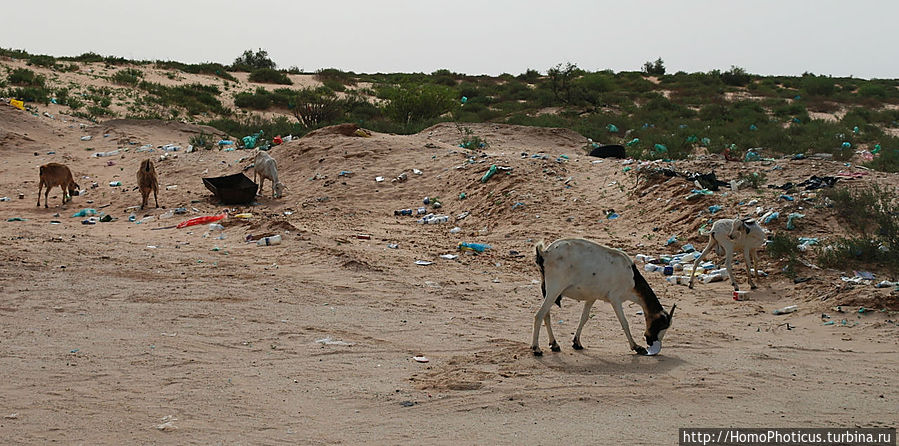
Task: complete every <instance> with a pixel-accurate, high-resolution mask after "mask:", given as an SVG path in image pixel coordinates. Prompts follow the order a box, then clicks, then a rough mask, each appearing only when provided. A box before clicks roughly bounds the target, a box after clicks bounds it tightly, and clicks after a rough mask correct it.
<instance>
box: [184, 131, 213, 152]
mask: <svg viewBox="0 0 899 446" xmlns="http://www.w3.org/2000/svg"><path fill="white" fill-rule="evenodd" d="M213 138H214V137H213V135H210V134H208V133H206V132H200V134H199V135H193V136H191V137H190V138H189V139H188V141H187V142H188V144H190V145H192V146H194V148H196V149H206V150H210V149H212V146H213V144H214V141H213Z"/></svg>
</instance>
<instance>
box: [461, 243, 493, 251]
mask: <svg viewBox="0 0 899 446" xmlns="http://www.w3.org/2000/svg"><path fill="white" fill-rule="evenodd" d="M488 249H490V245H486V244H483V243H468V242H461V243H459V250H462V251H474V252H484V251H486V250H488Z"/></svg>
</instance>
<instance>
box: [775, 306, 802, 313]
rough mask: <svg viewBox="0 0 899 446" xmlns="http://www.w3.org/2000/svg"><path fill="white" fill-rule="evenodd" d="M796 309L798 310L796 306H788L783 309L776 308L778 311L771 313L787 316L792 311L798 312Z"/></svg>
mask: <svg viewBox="0 0 899 446" xmlns="http://www.w3.org/2000/svg"><path fill="white" fill-rule="evenodd" d="M798 309H799V307H798V306H796V305H790V306H786V307H783V308H778V309H776V310H774V311H773V312H772V313H774V314H789V313H792V312H794V311H796V310H798Z"/></svg>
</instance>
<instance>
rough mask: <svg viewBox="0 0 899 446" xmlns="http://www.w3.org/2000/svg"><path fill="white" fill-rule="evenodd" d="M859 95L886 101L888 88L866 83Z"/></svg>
mask: <svg viewBox="0 0 899 446" xmlns="http://www.w3.org/2000/svg"><path fill="white" fill-rule="evenodd" d="M858 95H859V96H862V97H868V98H872V97H876V98H880V99H886V97H887V88H886V87H885V86H883V85H879V84H872V83H866V84H865V85H862V86H861V87H859V89H858Z"/></svg>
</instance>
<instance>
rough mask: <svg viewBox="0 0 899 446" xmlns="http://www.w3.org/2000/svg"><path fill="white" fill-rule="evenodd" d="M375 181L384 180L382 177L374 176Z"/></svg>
mask: <svg viewBox="0 0 899 446" xmlns="http://www.w3.org/2000/svg"><path fill="white" fill-rule="evenodd" d="M375 181H377V182H378V183H380V182H382V181H384V177H375Z"/></svg>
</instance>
